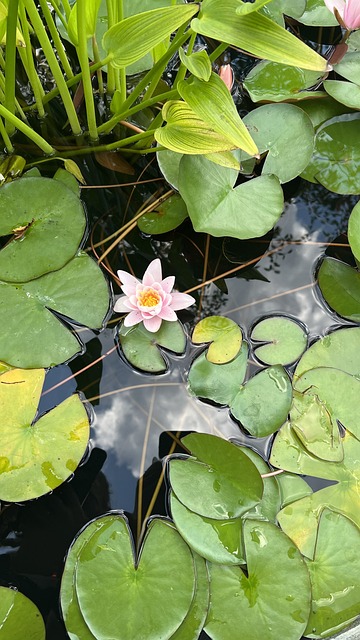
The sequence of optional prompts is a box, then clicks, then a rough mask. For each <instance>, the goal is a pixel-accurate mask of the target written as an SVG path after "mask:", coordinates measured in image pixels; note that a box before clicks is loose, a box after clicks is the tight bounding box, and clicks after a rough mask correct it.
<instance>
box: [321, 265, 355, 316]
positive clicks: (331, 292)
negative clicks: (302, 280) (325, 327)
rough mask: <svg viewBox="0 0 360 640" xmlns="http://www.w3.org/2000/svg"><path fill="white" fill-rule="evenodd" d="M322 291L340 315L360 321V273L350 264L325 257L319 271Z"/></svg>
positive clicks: (329, 303)
mask: <svg viewBox="0 0 360 640" xmlns="http://www.w3.org/2000/svg"><path fill="white" fill-rule="evenodd" d="M318 280H319V287H320V291H321V293H322V295H323V297H324V298H325V300H326V302H327V303H328V305H329V307H331V308H332V309H334V311H336V313H338V314H339V316H342V317H343V318H347V319H348V320H352V321H353V322H360V273H359V271H358V270H357V269H354V268H353V267H350V265H348V264H345V263H344V262H340V260H335V259H334V258H325V259H324V260H323V261H322V263H321V266H320V269H319V273H318Z"/></svg>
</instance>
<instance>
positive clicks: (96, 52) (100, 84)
mask: <svg viewBox="0 0 360 640" xmlns="http://www.w3.org/2000/svg"><path fill="white" fill-rule="evenodd" d="M91 40H92V50H93V56H94V62H100V56H99V47H98V43H97V40H96V36H95V35H93V37H92V39H91ZM90 73H91V71H90ZM96 77H97V81H98V87H99V93H100V95H101V96H103V95H104V83H103V77H102V71H101V69H98V70H97V72H96Z"/></svg>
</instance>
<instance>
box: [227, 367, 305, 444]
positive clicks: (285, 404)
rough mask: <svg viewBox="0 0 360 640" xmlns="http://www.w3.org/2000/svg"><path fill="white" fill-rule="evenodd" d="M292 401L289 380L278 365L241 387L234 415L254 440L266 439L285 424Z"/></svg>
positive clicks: (231, 407)
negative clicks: (255, 438)
mask: <svg viewBox="0 0 360 640" xmlns="http://www.w3.org/2000/svg"><path fill="white" fill-rule="evenodd" d="M291 399H292V387H291V382H290V379H289V376H288V374H287V373H286V371H285V369H284V368H283V367H282V366H281V365H274V366H272V367H268V368H267V369H263V370H262V371H260V373H257V374H256V375H255V376H253V377H252V378H250V380H249V381H248V382H246V383H245V384H244V385H242V386H241V387H240V389H239V391H238V393H237V394H236V396H235V398H234V399H233V401H232V402H231V404H230V411H231V413H232V415H233V416H234V418H236V419H237V420H239V421H240V422H241V424H242V425H243V427H244V428H245V429H246V430H247V431H248V432H249V433H250V434H251V435H252V436H255V437H257V438H263V437H265V436H268V435H269V434H271V433H274V432H275V431H276V430H277V429H278V428H279V427H281V425H282V424H284V422H285V420H286V419H287V416H288V413H289V410H290V405H291Z"/></svg>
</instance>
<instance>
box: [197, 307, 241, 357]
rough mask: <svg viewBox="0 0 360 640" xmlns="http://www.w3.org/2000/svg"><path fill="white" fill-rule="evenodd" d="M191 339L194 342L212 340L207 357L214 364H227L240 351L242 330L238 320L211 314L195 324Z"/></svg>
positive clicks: (200, 342) (199, 342)
mask: <svg viewBox="0 0 360 640" xmlns="http://www.w3.org/2000/svg"><path fill="white" fill-rule="evenodd" d="M191 340H192V342H193V343H194V344H202V343H206V342H211V344H210V346H209V348H208V349H207V351H206V353H205V357H206V359H207V360H209V362H212V363H213V364H226V363H227V362H230V361H231V360H233V359H234V358H235V357H236V356H237V354H238V353H239V351H240V347H241V342H242V331H241V329H240V327H239V325H238V324H236V322H234V321H233V320H230V318H224V317H223V316H210V317H209V318H204V319H203V320H200V322H198V323H197V325H196V326H195V329H194V331H193V334H192V336H191Z"/></svg>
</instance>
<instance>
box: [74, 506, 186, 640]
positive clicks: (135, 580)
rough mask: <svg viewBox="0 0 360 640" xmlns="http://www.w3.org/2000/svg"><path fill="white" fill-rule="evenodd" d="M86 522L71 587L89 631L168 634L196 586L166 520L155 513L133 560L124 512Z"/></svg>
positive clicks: (120, 635) (153, 639)
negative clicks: (98, 521) (96, 524)
mask: <svg viewBox="0 0 360 640" xmlns="http://www.w3.org/2000/svg"><path fill="white" fill-rule="evenodd" d="M88 526H89V527H91V528H92V529H93V531H94V532H93V534H92V535H91V537H90V538H87V541H86V542H85V544H84V545H83V546H82V547H81V548H80V550H79V552H78V554H77V561H76V570H75V576H76V577H75V581H76V582H75V588H76V593H77V597H78V602H79V607H80V610H81V613H82V616H83V618H84V620H85V622H86V624H87V625H88V627H89V629H90V630H91V632H92V633H93V634H94V636H95V637H96V638H114V640H115V639H116V640H120V639H121V640H134V638H138V639H139V640H145V639H146V640H169V639H170V638H171V636H172V635H173V634H174V633H175V632H176V630H177V629H178V628H179V626H180V625H181V623H182V622H183V621H184V619H185V617H186V615H187V613H188V611H189V608H190V606H191V603H192V600H193V596H194V592H195V588H196V576H195V571H194V561H193V557H192V554H191V552H190V549H189V547H188V546H187V545H186V544H185V542H184V541H183V540H182V538H181V537H180V535H179V534H178V532H177V531H176V530H175V529H174V527H173V526H172V525H171V524H170V523H169V522H168V521H166V520H161V519H154V520H152V521H151V523H150V525H149V527H148V530H147V533H146V535H145V538H144V541H143V544H142V547H141V550H140V554H139V558H138V560H137V562H136V565H135V566H134V546H133V540H132V535H131V533H130V530H129V527H128V524H127V521H126V520H125V518H124V517H122V516H121V515H117V514H110V515H108V516H107V522H106V523H104V524H103V526H102V527H101V528H100V529H97V528H95V527H94V523H91V524H90V525H88ZM85 532H86V529H85ZM81 535H83V534H81ZM86 535H88V534H86ZM70 554H71V550H70ZM164 567H166V571H164ZM89 585H90V586H91V588H89ZM164 602H166V607H164V606H163V605H164ZM139 612H141V615H139Z"/></svg>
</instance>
